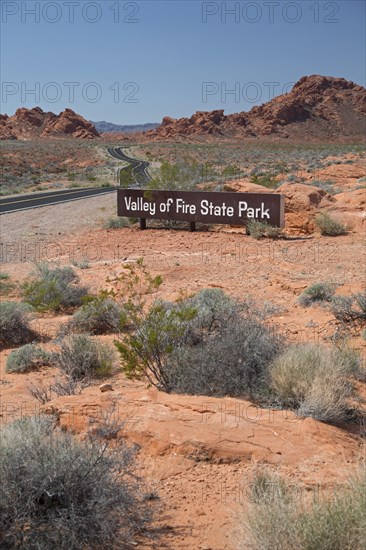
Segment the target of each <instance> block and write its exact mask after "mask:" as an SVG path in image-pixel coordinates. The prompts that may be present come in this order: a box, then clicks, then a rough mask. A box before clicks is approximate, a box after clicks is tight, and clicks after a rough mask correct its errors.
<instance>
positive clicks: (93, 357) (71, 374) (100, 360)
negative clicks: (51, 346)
mask: <svg viewBox="0 0 366 550" xmlns="http://www.w3.org/2000/svg"><path fill="white" fill-rule="evenodd" d="M52 361H53V363H54V364H55V365H56V366H57V367H58V368H59V369H60V370H61V371H62V373H63V374H65V375H66V376H67V377H68V378H70V379H72V380H83V379H87V380H89V379H92V378H98V377H100V376H106V375H108V374H110V373H111V372H112V369H113V366H114V364H115V356H114V350H113V348H111V347H110V346H109V345H108V344H105V343H102V342H98V341H97V340H93V339H92V338H90V337H89V336H88V335H86V334H77V335H75V336H70V337H69V338H65V339H64V340H63V341H62V342H61V346H60V351H59V352H57V353H54V354H53V358H52Z"/></svg>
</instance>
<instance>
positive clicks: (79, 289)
mask: <svg viewBox="0 0 366 550" xmlns="http://www.w3.org/2000/svg"><path fill="white" fill-rule="evenodd" d="M78 283H79V278H78V276H77V274H76V273H75V271H74V269H73V268H72V267H70V266H65V267H59V266H56V267H52V266H51V265H49V264H47V263H40V264H37V266H36V271H35V272H34V274H33V279H32V280H31V281H29V282H26V283H25V284H24V286H23V297H24V301H25V302H26V303H28V304H30V305H32V306H33V307H34V308H35V309H36V310H37V311H47V310H51V311H60V310H67V309H69V308H74V307H76V306H80V305H81V304H82V298H83V297H84V296H85V295H86V294H87V293H88V289H87V288H86V287H84V286H80V285H79V284H78Z"/></svg>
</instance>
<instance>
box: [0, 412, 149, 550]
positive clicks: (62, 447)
mask: <svg viewBox="0 0 366 550" xmlns="http://www.w3.org/2000/svg"><path fill="white" fill-rule="evenodd" d="M1 435H2V436H1V438H0V479H1V483H0V518H1V533H0V539H1V542H0V544H1V548H4V549H5V548H9V549H10V548H18V549H19V550H48V549H50V548H55V549H57V550H83V549H85V548H90V549H95V550H96V549H98V550H99V549H109V548H111V549H117V548H128V547H129V544H130V543H131V542H132V541H133V538H134V537H135V536H136V535H138V534H141V532H142V531H143V529H144V528H145V527H146V526H147V525H148V523H149V521H150V518H151V503H149V502H148V500H147V499H146V498H144V497H145V491H144V486H143V482H142V481H141V479H139V478H137V477H136V476H135V475H134V472H133V465H134V455H135V451H134V449H132V448H128V447H127V445H126V444H125V443H119V444H117V445H114V448H112V447H111V446H110V445H109V443H108V441H106V440H103V439H102V438H101V437H94V438H89V439H87V440H85V441H83V442H80V441H78V440H76V439H75V438H74V437H73V436H72V435H71V434H70V433H65V432H62V431H61V430H60V429H58V428H57V427H55V426H54V424H53V421H52V420H51V419H50V418H44V417H39V418H25V419H22V420H18V421H17V422H14V423H12V424H8V425H7V426H5V427H4V428H2V434H1Z"/></svg>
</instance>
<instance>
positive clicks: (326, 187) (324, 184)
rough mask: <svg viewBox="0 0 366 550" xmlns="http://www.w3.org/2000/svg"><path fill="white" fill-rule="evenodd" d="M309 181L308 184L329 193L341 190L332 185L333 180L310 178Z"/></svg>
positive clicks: (334, 193) (333, 193) (332, 193)
mask: <svg viewBox="0 0 366 550" xmlns="http://www.w3.org/2000/svg"><path fill="white" fill-rule="evenodd" d="M309 183H310V185H314V186H315V187H319V189H322V190H323V191H325V192H326V193H329V194H330V195H336V194H337V193H340V192H341V191H340V189H339V188H338V187H334V182H333V181H329V180H327V181H321V180H312V181H310V182H309Z"/></svg>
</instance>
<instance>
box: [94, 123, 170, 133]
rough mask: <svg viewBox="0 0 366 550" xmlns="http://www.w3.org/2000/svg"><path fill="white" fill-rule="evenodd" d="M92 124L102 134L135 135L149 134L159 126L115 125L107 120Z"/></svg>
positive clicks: (153, 124) (149, 124) (155, 124)
mask: <svg viewBox="0 0 366 550" xmlns="http://www.w3.org/2000/svg"><path fill="white" fill-rule="evenodd" d="M90 122H91V123H92V124H93V125H94V126H95V128H96V130H97V131H98V132H99V133H100V134H103V133H104V132H112V133H121V132H122V133H125V134H133V133H135V132H147V131H148V130H153V129H154V128H156V127H157V126H159V123H158V122H147V123H146V124H113V122H106V121H105V120H101V121H99V122H94V121H92V120H90Z"/></svg>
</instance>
